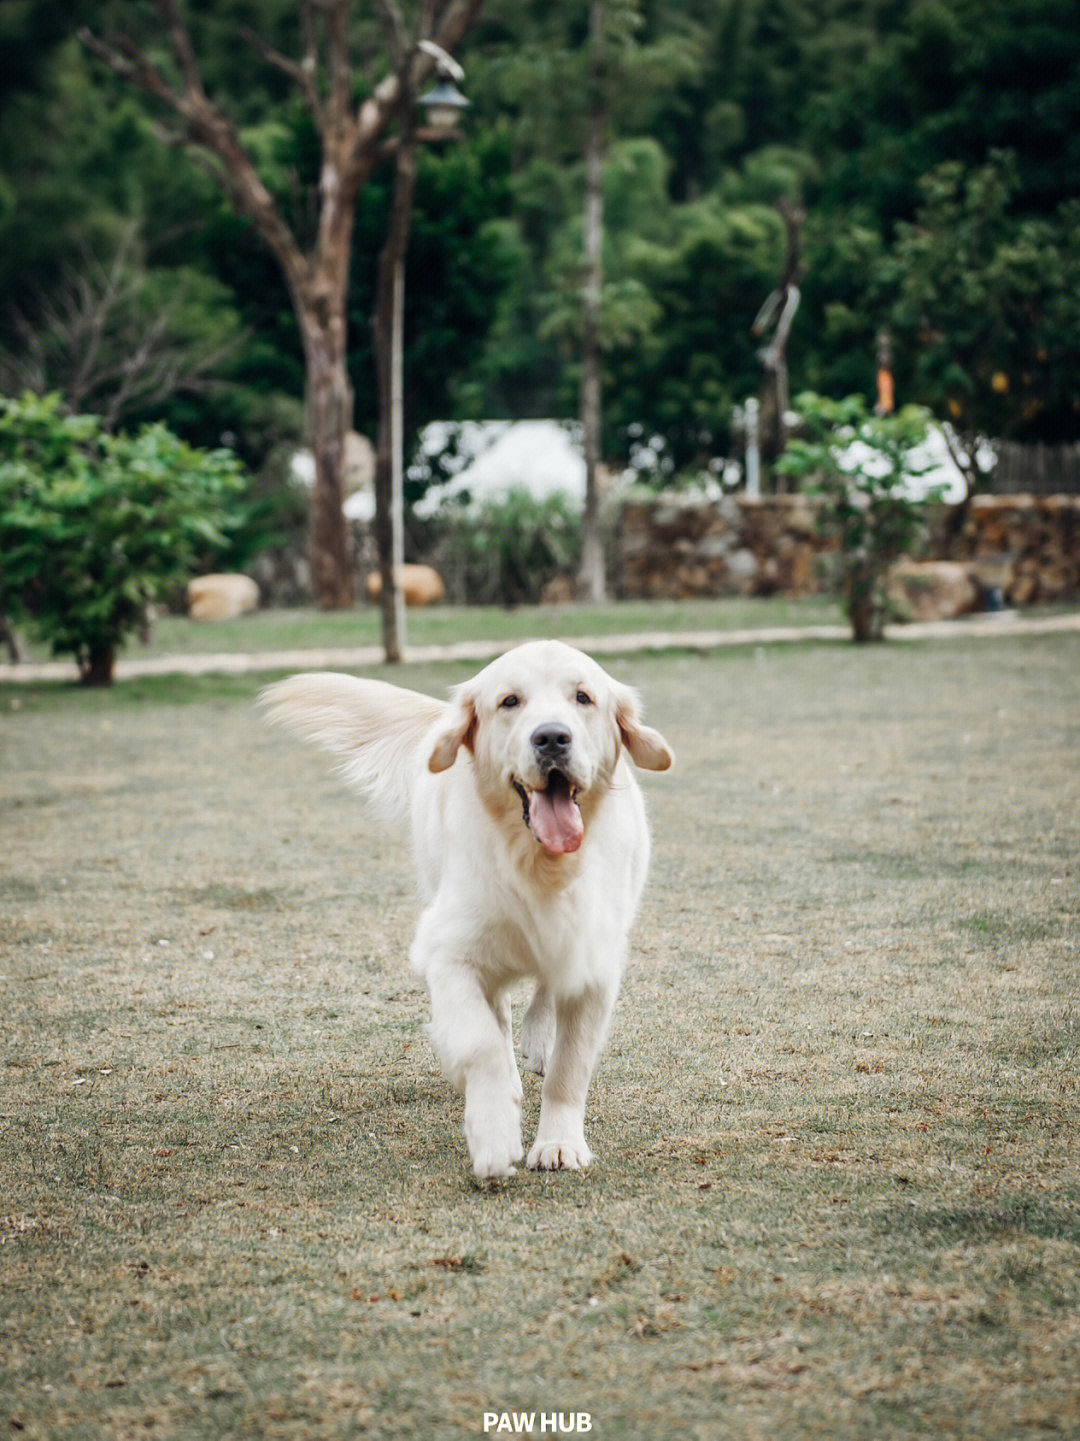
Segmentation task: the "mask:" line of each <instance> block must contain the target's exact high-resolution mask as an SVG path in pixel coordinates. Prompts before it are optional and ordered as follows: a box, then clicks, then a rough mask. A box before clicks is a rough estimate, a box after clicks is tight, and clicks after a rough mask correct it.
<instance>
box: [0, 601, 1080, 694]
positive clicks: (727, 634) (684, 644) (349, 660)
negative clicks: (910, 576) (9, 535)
mask: <svg viewBox="0 0 1080 1441" xmlns="http://www.w3.org/2000/svg"><path fill="white" fill-rule="evenodd" d="M1075 631H1080V612H1076V613H1075V614H1069V615H1053V616H1032V617H1025V616H1023V615H1021V614H1019V613H1018V612H1016V611H1004V612H1002V613H1000V614H996V615H978V616H971V617H969V618H967V619H964V620H949V621H928V622H924V623H921V624H913V625H904V626H892V627H891V628H890V630H889V639H890V640H901V641H920V640H950V639H959V638H961V637H971V636H984V637H987V638H994V637H1000V636H1014V635H1053V634H1058V633H1063V632H1075ZM849 637H850V631H849V629H848V627H847V626H843V625H807V626H794V625H793V626H772V627H767V628H763V629H753V630H694V631H641V632H636V633H634V634H631V635H599V636H574V637H570V638H568V643H569V644H571V645H575V646H577V647H578V648H579V649H580V650H584V651H589V652H590V653H592V654H595V655H625V654H629V653H632V652H635V651H665V650H691V651H711V650H718V649H720V648H721V647H725V646H745V645H792V644H798V643H799V642H802V641H843V640H847V639H848V638H849ZM506 649H507V642H506V641H504V640H488V641H484V640H480V641H462V642H461V643H460V644H458V645H422V646H410V647H409V649H408V652H407V659H408V660H409V661H412V662H415V663H417V664H429V663H431V662H437V661H444V660H445V661H486V660H490V659H492V658H493V657H494V656H496V655H499V654H501V653H502V651H504V650H506ZM382 659H383V652H382V647H381V646H374V645H366V646H337V647H331V648H321V649H320V648H307V649H299V650H275V651H269V650H267V651H256V652H252V653H250V654H249V653H240V654H237V653H232V654H230V653H227V652H226V653H223V654H207V655H163V656H147V657H144V658H142V659H139V658H134V659H121V660H118V661H117V664H116V678H117V680H134V679H136V678H137V677H139V676H159V675H248V674H256V673H259V672H262V671H280V670H322V669H336V670H342V669H343V670H356V669H362V668H364V667H366V666H374V665H379V664H381V662H382ZM74 677H75V668H74V666H73V665H72V664H71V663H70V662H69V661H46V662H44V663H41V664H23V665H10V664H5V665H0V682H2V681H25V682H36V681H58V680H59V681H65V680H73V679H74Z"/></svg>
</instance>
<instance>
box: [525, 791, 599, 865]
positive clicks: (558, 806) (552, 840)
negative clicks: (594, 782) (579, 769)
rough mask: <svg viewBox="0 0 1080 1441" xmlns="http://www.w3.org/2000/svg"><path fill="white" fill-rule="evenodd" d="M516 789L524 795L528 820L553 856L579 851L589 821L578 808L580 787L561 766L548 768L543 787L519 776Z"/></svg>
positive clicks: (534, 832)
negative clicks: (525, 780)
mask: <svg viewBox="0 0 1080 1441" xmlns="http://www.w3.org/2000/svg"><path fill="white" fill-rule="evenodd" d="M514 789H515V790H516V791H517V793H518V795H519V796H520V797H521V806H522V813H523V819H524V821H525V824H526V825H527V826H528V827H529V830H531V831H532V833H533V835H534V836H535V837H536V839H537V840H538V841H539V842H540V844H541V845H542V846H543V847H544V849H545V850H546V851H547V852H548V853H549V854H550V855H553V856H564V855H567V854H569V852H571V851H576V850H577V849H578V847H579V846H580V845H581V842H582V840H583V838H584V835H585V823H584V821H583V820H582V818H581V811H580V810H579V809H578V803H577V795H578V788H577V786H576V785H575V784H574V783H573V781H571V780H570V778H569V776H566V775H564V774H563V773H562V771H559V770H551V771H549V772H548V774H547V777H546V779H545V783H544V785H543V787H537V788H533V789H530V788H529V787H528V786H525V785H523V784H522V783H521V781H519V780H517V779H516V778H515V780H514Z"/></svg>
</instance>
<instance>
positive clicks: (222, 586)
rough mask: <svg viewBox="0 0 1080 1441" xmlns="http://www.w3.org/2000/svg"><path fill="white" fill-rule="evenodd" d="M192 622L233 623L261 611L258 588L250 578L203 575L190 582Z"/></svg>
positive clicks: (189, 605) (189, 593)
mask: <svg viewBox="0 0 1080 1441" xmlns="http://www.w3.org/2000/svg"><path fill="white" fill-rule="evenodd" d="M187 603H188V615H190V616H191V618H192V620H233V619H234V618H235V617H236V616H238V615H246V614H247V613H248V612H249V611H252V610H258V608H259V587H258V586H257V585H256V584H255V582H254V581H253V580H252V579H251V577H250V576H249V575H200V576H198V577H197V578H196V579H195V580H192V581H189V582H188V588H187Z"/></svg>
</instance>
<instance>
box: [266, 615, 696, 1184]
mask: <svg viewBox="0 0 1080 1441" xmlns="http://www.w3.org/2000/svg"><path fill="white" fill-rule="evenodd" d="M264 700H265V702H266V704H267V705H268V707H269V711H270V715H271V716H272V718H273V719H275V720H277V721H281V722H283V723H284V724H286V725H287V726H290V727H291V728H292V729H293V730H295V731H297V732H299V733H300V734H301V735H303V736H305V737H307V738H308V739H310V740H314V741H317V742H319V743H321V744H322V745H324V746H325V747H327V748H328V749H329V750H331V751H333V752H335V753H336V754H338V755H339V756H341V757H343V758H344V761H345V775H346V777H347V779H348V780H349V781H350V782H351V783H352V784H354V785H356V786H357V787H359V789H360V790H362V791H364V792H366V793H367V794H368V795H369V796H370V797H371V798H372V799H373V800H374V802H375V803H376V805H377V806H378V808H379V810H380V811H381V813H382V814H383V816H384V817H385V818H387V819H395V820H398V821H399V822H402V823H404V824H405V825H407V826H408V827H409V828H410V829H411V836H412V847H413V856H414V860H415V864H416V870H417V876H418V880H419V886H420V896H421V901H422V903H423V912H422V914H421V916H420V922H419V925H418V927H417V931H416V937H415V939H414V941H413V943H412V946H411V948H410V953H409V954H410V960H411V962H412V965H413V967H414V969H415V970H416V972H417V973H418V974H419V975H420V976H422V977H423V978H424V980H425V981H426V982H427V986H428V990H429V992H430V994H431V1007H432V1021H431V1026H430V1035H431V1038H432V1041H433V1042H434V1046H435V1049H436V1051H437V1053H438V1056H439V1059H440V1060H441V1062H442V1065H443V1068H444V1070H445V1072H446V1075H447V1077H448V1078H449V1080H450V1082H451V1083H452V1084H453V1086H454V1087H455V1088H456V1089H457V1090H458V1091H459V1092H463V1093H464V1096H465V1136H466V1139H467V1141H468V1146H469V1153H470V1156H471V1158H472V1164H473V1170H474V1171H475V1173H476V1175H477V1176H479V1177H481V1178H484V1179H493V1178H497V1177H502V1176H510V1175H513V1173H514V1167H515V1163H516V1162H518V1161H520V1160H521V1158H522V1145H521V1095H522V1091H521V1079H520V1077H519V1075H518V1069H517V1064H516V1061H515V1058H514V1045H513V1039H512V1034H511V1026H510V1003H509V999H508V996H507V987H508V986H510V985H511V983H513V982H514V981H516V980H519V979H521V978H529V979H531V980H533V981H535V983H536V990H535V994H534V996H533V999H532V1003H531V1005H530V1006H529V1008H528V1011H527V1013H526V1015H525V1019H524V1022H523V1025H522V1038H521V1045H522V1052H523V1055H524V1059H525V1063H526V1065H527V1066H528V1067H529V1068H530V1069H532V1070H534V1071H536V1072H537V1073H538V1074H540V1075H542V1076H543V1077H544V1085H543V1091H542V1099H541V1107H540V1125H539V1129H538V1131H537V1135H536V1140H535V1142H534V1144H533V1146H532V1149H531V1150H530V1151H529V1155H528V1165H529V1166H530V1167H532V1168H534V1169H543V1170H559V1169H561V1168H563V1167H567V1168H570V1169H578V1168H579V1167H582V1166H587V1165H588V1164H589V1162H590V1161H591V1160H592V1152H591V1151H590V1150H589V1147H588V1145H587V1143H586V1140H585V1098H586V1094H587V1092H588V1089H589V1082H590V1080H591V1079H592V1074H593V1070H594V1068H595V1066H596V1062H597V1059H598V1057H599V1054H600V1049H601V1047H602V1045H603V1043H604V1039H605V1036H606V1034H607V1029H608V1024H609V1022H610V1019H611V1012H612V1007H613V1005H614V1002H615V995H616V992H617V990H618V986H619V981H620V979H621V976H622V971H623V967H624V965H625V962H626V954H627V938H628V934H629V931H630V925H631V923H632V921H633V919H634V913H635V911H636V909H637V905H638V901H639V899H640V897H641V892H642V888H643V887H644V884H645V873H646V870H647V868H648V863H649V832H648V827H647V825H646V820H645V808H644V804H643V802H642V797H641V791H640V789H639V787H638V784H637V781H636V779H635V777H634V775H633V771H632V769H631V767H630V765H629V764H628V763H627V759H626V757H627V756H629V758H630V760H632V761H633V762H634V764H635V765H637V766H640V767H642V768H644V769H646V770H654V771H662V770H666V769H667V768H668V767H669V766H670V765H671V762H672V755H671V751H670V749H669V747H668V745H667V742H666V741H665V740H664V738H663V736H661V735H660V734H659V733H658V732H657V731H655V730H651V729H650V728H649V727H648V726H645V725H643V724H642V721H641V716H640V710H639V705H638V698H637V696H636V694H635V692H634V691H632V690H631V689H630V688H629V687H627V686H624V685H622V684H620V683H619V682H618V681H616V680H614V679H613V678H612V677H611V676H609V675H608V674H607V672H606V671H604V670H602V669H601V667H600V666H599V665H597V663H596V662H595V661H594V660H592V659H590V657H589V656H587V655H585V654H584V653H583V652H582V651H579V650H575V649H573V648H572V647H571V646H568V645H563V644H562V643H561V642H559V641H532V642H529V643H528V644H525V645H521V646H518V647H517V648H516V649H514V650H510V651H508V652H507V653H506V654H505V655H502V656H500V657H499V659H498V660H496V661H493V662H492V664H491V665H489V666H487V667H486V668H485V669H484V670H482V671H481V672H480V673H479V675H477V676H475V677H474V678H473V679H472V680H468V681H466V682H464V684H462V685H460V686H458V687H457V688H456V689H455V691H454V692H453V694H452V699H451V700H450V702H449V703H447V702H443V701H439V700H434V699H432V698H431V697H429V696H425V695H420V694H417V693H416V692H414V691H408V690H403V689H402V688H400V687H398V686H392V685H388V684H386V683H385V682H383V681H374V680H357V679H354V678H352V677H350V676H344V675H334V674H329V673H313V674H309V675H298V676H293V677H292V678H290V679H289V680H285V681H281V682H280V683H279V684H277V685H273V686H270V687H269V688H268V689H267V690H266V691H265V692H264Z"/></svg>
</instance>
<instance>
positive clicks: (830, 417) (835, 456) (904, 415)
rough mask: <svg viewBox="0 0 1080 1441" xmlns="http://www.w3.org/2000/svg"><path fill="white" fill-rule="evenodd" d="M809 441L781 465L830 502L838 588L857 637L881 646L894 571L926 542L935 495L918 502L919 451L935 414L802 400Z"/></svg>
mask: <svg viewBox="0 0 1080 1441" xmlns="http://www.w3.org/2000/svg"><path fill="white" fill-rule="evenodd" d="M795 405H796V409H797V410H798V412H799V415H800V417H801V419H802V423H803V429H804V435H803V437H802V438H800V439H797V440H792V441H790V442H789V444H788V447H787V450H786V451H785V452H784V454H783V456H782V457H781V458H780V460H778V461H777V463H776V467H775V468H776V470H777V471H778V472H779V473H780V474H782V475H788V476H792V477H795V478H797V479H799V480H801V481H803V482H804V483H805V485H806V489H807V490H808V491H809V492H810V493H811V494H816V495H819V496H820V497H821V498H822V500H823V501H824V506H823V509H822V512H821V517H822V525H823V526H824V528H825V530H826V531H827V533H828V534H830V535H833V536H835V537H836V540H837V542H838V547H839V550H838V556H837V566H838V572H839V574H838V580H839V587H840V591H841V594H842V595H843V598H844V605H845V608H846V611H847V616H848V619H849V620H850V621H851V632H852V636H853V637H854V639H855V640H857V641H869V640H881V639H882V637H883V635H884V630H885V620H886V616H887V611H888V606H887V601H886V597H885V577H886V573H887V572H888V569H889V566H890V565H892V563H893V562H894V561H896V560H899V559H900V557H901V556H903V555H908V554H910V552H911V551H913V550H914V549H915V548H916V546H917V545H918V544H919V542H920V541H921V540H922V538H923V536H924V534H925V530H926V524H925V513H926V505H927V502H928V501H931V500H936V499H938V498H939V492H938V491H936V490H931V491H929V492H927V494H926V495H925V496H924V497H923V498H921V499H916V498H914V497H913V496H912V494H911V489H912V486H911V483H912V481H915V480H917V479H918V478H919V477H920V476H921V475H923V474H925V471H926V469H927V467H926V466H924V465H923V464H921V463H920V461H919V459H918V456H917V451H918V448H919V446H921V445H922V443H923V442H924V441H925V440H926V438H927V435H928V433H929V428H930V413H929V411H927V410H925V409H923V408H922V407H920V406H915V405H910V406H905V407H904V409H903V410H900V411H897V412H896V414H894V415H876V414H871V413H869V412H868V411H867V407H866V402H865V401H864V400H863V398H862V396H860V395H849V396H848V397H847V399H846V400H827V399H825V398H824V397H823V396H820V395H813V394H809V393H808V394H805V395H800V396H799V397H798V399H797V400H796V402H795Z"/></svg>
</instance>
